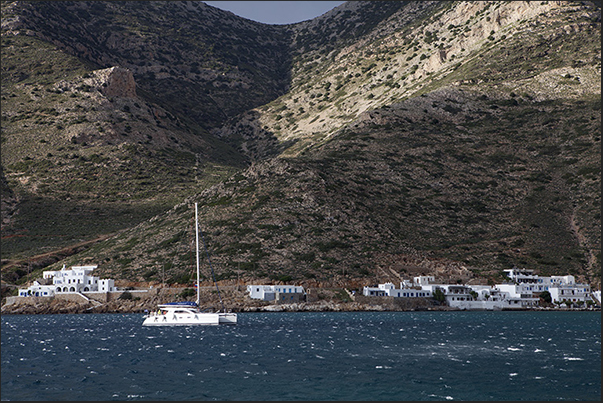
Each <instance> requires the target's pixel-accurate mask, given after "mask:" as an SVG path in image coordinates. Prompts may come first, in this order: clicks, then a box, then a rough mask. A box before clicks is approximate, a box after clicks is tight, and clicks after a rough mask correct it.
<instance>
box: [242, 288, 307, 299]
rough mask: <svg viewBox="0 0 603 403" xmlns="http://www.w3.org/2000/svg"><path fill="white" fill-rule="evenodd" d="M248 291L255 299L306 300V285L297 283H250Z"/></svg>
mask: <svg viewBox="0 0 603 403" xmlns="http://www.w3.org/2000/svg"><path fill="white" fill-rule="evenodd" d="M247 292H248V293H249V297H250V298H253V299H261V300H263V301H278V302H281V303H283V302H300V301H303V300H305V297H306V291H305V290H304V287H302V286H297V285H248V286H247Z"/></svg>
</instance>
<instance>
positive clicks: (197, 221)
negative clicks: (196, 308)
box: [195, 203, 201, 305]
mask: <svg viewBox="0 0 603 403" xmlns="http://www.w3.org/2000/svg"><path fill="white" fill-rule="evenodd" d="M195 240H196V244H197V248H196V250H197V305H199V302H200V301H201V294H200V293H201V290H200V289H199V216H198V215H197V203H195Z"/></svg>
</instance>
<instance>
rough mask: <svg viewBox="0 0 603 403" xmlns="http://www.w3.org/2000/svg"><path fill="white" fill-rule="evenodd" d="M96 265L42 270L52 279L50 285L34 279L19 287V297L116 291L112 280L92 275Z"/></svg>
mask: <svg viewBox="0 0 603 403" xmlns="http://www.w3.org/2000/svg"><path fill="white" fill-rule="evenodd" d="M97 267H98V266H72V267H71V269H70V270H67V269H66V268H65V265H63V268H62V269H61V270H55V271H52V270H51V271H45V272H43V278H44V279H47V280H50V279H52V285H42V284H40V283H39V282H38V281H34V283H33V285H32V286H30V287H29V288H25V289H19V296H20V297H30V296H34V297H38V296H39V297H51V296H54V295H55V294H60V293H82V292H95V291H100V292H110V291H116V288H115V283H114V280H111V279H104V280H100V279H99V278H98V277H95V276H93V275H92V271H93V270H94V269H96V268H97Z"/></svg>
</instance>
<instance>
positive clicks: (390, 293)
mask: <svg viewBox="0 0 603 403" xmlns="http://www.w3.org/2000/svg"><path fill="white" fill-rule="evenodd" d="M362 295H364V296H367V297H396V298H417V297H419V298H431V292H430V291H429V290H423V289H417V288H410V287H408V282H404V281H402V282H401V283H400V288H396V287H395V286H394V284H393V283H385V284H379V285H378V286H377V287H364V288H363V289H362Z"/></svg>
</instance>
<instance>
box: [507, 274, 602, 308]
mask: <svg viewBox="0 0 603 403" xmlns="http://www.w3.org/2000/svg"><path fill="white" fill-rule="evenodd" d="M505 272H507V276H508V277H509V278H510V279H511V280H513V281H514V282H515V283H517V284H518V285H521V291H520V293H523V294H527V293H541V292H544V291H548V292H549V294H550V295H551V299H552V301H553V302H555V303H561V302H563V301H568V302H581V303H584V302H586V301H588V300H591V298H590V285H588V284H580V283H576V279H575V277H574V276H572V275H565V276H550V277H548V276H543V277H541V276H538V275H536V274H534V271H533V270H529V269H517V268H513V269H510V270H505Z"/></svg>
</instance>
